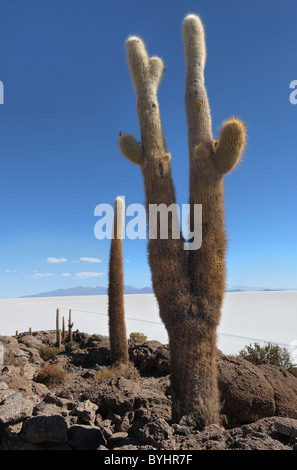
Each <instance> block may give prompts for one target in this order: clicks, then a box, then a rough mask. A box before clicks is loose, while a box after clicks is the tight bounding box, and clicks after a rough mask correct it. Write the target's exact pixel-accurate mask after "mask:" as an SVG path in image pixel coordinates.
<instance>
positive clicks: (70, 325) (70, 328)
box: [68, 310, 73, 343]
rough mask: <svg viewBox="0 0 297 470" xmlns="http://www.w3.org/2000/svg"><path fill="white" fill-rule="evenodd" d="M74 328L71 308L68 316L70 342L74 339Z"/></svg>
mask: <svg viewBox="0 0 297 470" xmlns="http://www.w3.org/2000/svg"><path fill="white" fill-rule="evenodd" d="M72 328H73V323H72V322H71V310H69V318H68V342H69V343H72V341H73V338H72Z"/></svg>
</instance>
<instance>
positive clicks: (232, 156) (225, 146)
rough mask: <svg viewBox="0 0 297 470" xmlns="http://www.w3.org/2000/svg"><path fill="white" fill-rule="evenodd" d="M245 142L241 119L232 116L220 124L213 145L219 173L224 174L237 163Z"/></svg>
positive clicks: (244, 130)
mask: <svg viewBox="0 0 297 470" xmlns="http://www.w3.org/2000/svg"><path fill="white" fill-rule="evenodd" d="M245 144H246V128H245V125H244V123H243V122H242V121H240V120H239V119H235V118H232V119H230V120H229V121H227V122H225V123H224V124H223V126H222V129H221V132H220V137H219V139H218V142H217V144H216V146H215V150H214V160H215V164H216V167H217V169H218V170H219V172H220V173H222V174H226V173H229V171H231V170H233V168H234V167H235V166H236V165H237V164H238V162H239V161H240V158H241V156H242V153H243V150H244V147H245Z"/></svg>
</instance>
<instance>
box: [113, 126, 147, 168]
mask: <svg viewBox="0 0 297 470" xmlns="http://www.w3.org/2000/svg"><path fill="white" fill-rule="evenodd" d="M118 144H119V148H120V151H121V152H122V154H123V155H124V157H126V158H127V159H128V160H130V162H132V163H135V164H136V165H140V164H141V163H142V161H143V150H142V147H141V145H140V144H139V143H138V142H137V140H136V139H135V138H134V137H133V136H132V135H130V134H126V133H124V134H120V137H119V140H118Z"/></svg>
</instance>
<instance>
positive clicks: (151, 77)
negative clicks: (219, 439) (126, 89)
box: [126, 14, 245, 427]
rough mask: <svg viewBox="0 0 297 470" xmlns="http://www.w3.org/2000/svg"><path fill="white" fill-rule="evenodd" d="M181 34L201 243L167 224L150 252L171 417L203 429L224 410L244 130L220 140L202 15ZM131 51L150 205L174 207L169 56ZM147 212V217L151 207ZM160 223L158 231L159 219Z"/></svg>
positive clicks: (192, 198) (138, 47)
mask: <svg viewBox="0 0 297 470" xmlns="http://www.w3.org/2000/svg"><path fill="white" fill-rule="evenodd" d="M182 33H183V42H184V57H185V63H186V89H185V108H186V117H187V126H188V147H189V169H190V177H189V182H190V188H189V193H190V195H189V202H190V217H189V218H190V231H193V226H194V225H195V220H194V218H195V217H194V215H195V210H194V208H195V205H197V204H202V245H201V247H200V248H199V249H197V250H191V249H189V250H188V251H186V250H185V249H184V245H185V243H184V239H183V236H182V234H181V236H180V238H179V239H177V238H176V237H174V236H173V233H172V232H170V230H169V233H168V238H167V239H162V238H161V236H159V237H150V238H149V241H148V253H149V264H150V268H151V272H152V284H153V288H154V292H155V295H156V298H157V301H158V305H159V310H160V317H161V319H162V321H163V322H164V324H165V327H166V330H167V332H168V337H169V348H170V359H171V377H170V379H171V388H172V418H173V419H174V420H177V421H178V420H179V419H180V418H181V417H182V416H184V415H189V414H191V415H192V416H195V417H196V419H197V423H199V427H203V426H205V425H207V424H210V423H214V422H218V415H219V393H218V384H217V368H216V359H217V348H216V329H217V326H218V324H219V320H220V314H221V306H222V300H223V296H224V292H225V271H226V270H225V253H226V235H225V231H224V207H223V175H224V174H225V173H227V172H228V171H230V170H231V169H232V168H233V167H234V166H235V165H236V164H237V162H238V161H239V159H240V155H241V153H242V151H243V148H244V144H245V129H244V126H243V124H242V123H241V122H240V121H239V120H231V121H229V122H228V123H226V124H225V125H224V126H223V129H222V132H221V135H220V138H219V141H218V143H217V145H215V143H214V139H213V135H212V128H211V127H212V124H211V113H210V107H209V102H208V96H207V91H206V88H205V84H204V68H205V61H206V46H205V34H204V27H203V24H202V21H201V20H200V18H199V17H198V16H197V15H194V14H190V15H188V16H186V17H185V19H184V21H183V28H182ZM126 50H127V62H128V66H129V70H130V75H131V78H132V82H133V85H134V90H135V94H136V109H137V116H138V121H139V128H140V135H141V149H142V152H143V154H142V161H141V164H140V168H141V172H142V175H143V179H144V188H145V196H146V206H147V208H148V209H149V207H150V205H152V204H157V205H158V204H164V205H166V206H167V207H169V206H171V207H172V205H176V196H175V188H174V184H173V180H172V173H171V165H170V163H171V162H170V160H171V154H169V153H168V152H167V144H166V141H165V138H164V134H163V128H162V124H161V117H160V109H159V103H158V98H157V91H158V87H159V85H160V82H161V79H162V76H163V72H164V65H163V61H162V60H161V59H159V58H156V57H151V58H150V57H149V55H148V53H147V51H146V47H145V45H144V43H143V41H142V40H141V39H140V38H139V37H136V36H132V37H130V38H129V39H128V40H127V42H126ZM147 215H148V217H149V210H148V211H147ZM172 217H173V214H172ZM158 223H159V225H158V227H157V228H158V233H159V234H160V232H161V230H160V228H161V227H160V221H159V222H158ZM171 228H172V227H171Z"/></svg>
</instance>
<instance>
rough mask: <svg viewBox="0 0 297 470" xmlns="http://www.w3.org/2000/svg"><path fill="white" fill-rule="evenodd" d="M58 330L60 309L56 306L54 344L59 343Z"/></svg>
mask: <svg viewBox="0 0 297 470" xmlns="http://www.w3.org/2000/svg"><path fill="white" fill-rule="evenodd" d="M59 331H60V310H59V309H58V308H57V310H56V344H57V345H58V344H59V335H60V333H59Z"/></svg>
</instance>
